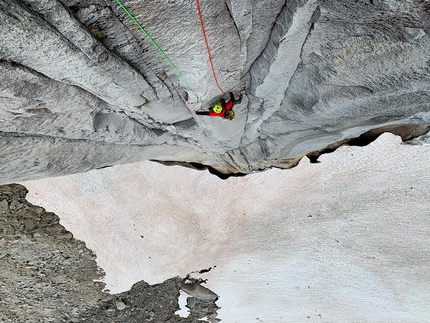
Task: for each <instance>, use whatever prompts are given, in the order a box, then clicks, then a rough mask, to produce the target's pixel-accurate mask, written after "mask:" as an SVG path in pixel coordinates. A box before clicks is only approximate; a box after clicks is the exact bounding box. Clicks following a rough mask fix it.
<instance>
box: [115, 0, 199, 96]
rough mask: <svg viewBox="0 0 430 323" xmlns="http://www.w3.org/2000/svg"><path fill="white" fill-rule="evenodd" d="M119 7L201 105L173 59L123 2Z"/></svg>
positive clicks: (119, 3)
mask: <svg viewBox="0 0 430 323" xmlns="http://www.w3.org/2000/svg"><path fill="white" fill-rule="evenodd" d="M116 2H117V3H118V5H119V6H120V7H121V8H122V10H124V12H125V13H126V14H127V15H128V16H129V17H130V19H131V20H133V22H134V23H135V24H136V26H137V27H139V29H140V30H141V31H142V32H143V33H144V34H145V36H146V37H147V38H148V39H149V40H150V41H151V43H152V44H153V45H154V46H155V48H157V49H158V51H159V52H160V53H161V54H162V55H163V57H164V58H165V59H166V60H167V61H168V62H169V64H170V65H171V66H172V67H173V69H174V70H175V72H176V74H178V77H179V78H180V79H181V81H182V82H183V83H184V85H185V86H186V87H187V89H188V90H189V91H190V92H191V93H192V94H193V95H194V96H195V97H196V100H197V102H199V103H201V102H202V101H201V100H200V98H199V97H198V95H197V94H196V93H195V92H194V91H193V90H192V89H191V87H190V86H189V85H188V83H187V81H185V79H184V77H183V76H182V74H181V72H179V70H178V68H177V67H176V65H175V64H173V62H172V61H171V59H170V58H169V57H168V56H167V55H166V53H165V52H164V51H163V50H162V49H161V48H160V46H158V44H157V43H156V42H155V40H154V39H152V37H151V36H149V34H148V33H147V32H146V30H145V29H144V28H143V27H142V26H141V24H139V22H138V21H137V20H136V18H134V17H133V15H132V14H131V13H130V12H129V11H128V10H127V8H126V7H125V6H124V5H123V4H122V3H121V1H119V0H116Z"/></svg>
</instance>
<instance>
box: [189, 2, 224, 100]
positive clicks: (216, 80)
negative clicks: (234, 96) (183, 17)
mask: <svg viewBox="0 0 430 323" xmlns="http://www.w3.org/2000/svg"><path fill="white" fill-rule="evenodd" d="M196 4H197V10H198V12H199V17H200V24H201V25H202V32H203V38H204V39H205V43H206V49H207V50H208V56H209V62H210V63H211V68H212V74H213V76H214V79H215V83H216V86H217V87H218V88H219V90H220V91H221V92H222V94H224V93H225V92H224V90H223V89H222V88H221V87H220V86H219V84H218V79H217V77H216V73H215V67H214V63H213V61H212V55H211V50H210V48H209V43H208V38H207V37H206V31H205V24H204V22H203V16H202V9H201V8H200V1H199V0H196Z"/></svg>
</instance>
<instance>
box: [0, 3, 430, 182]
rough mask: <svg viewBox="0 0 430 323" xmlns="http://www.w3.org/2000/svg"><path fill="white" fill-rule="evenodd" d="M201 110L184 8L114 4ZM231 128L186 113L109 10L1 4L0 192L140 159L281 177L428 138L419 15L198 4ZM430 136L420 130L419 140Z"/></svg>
mask: <svg viewBox="0 0 430 323" xmlns="http://www.w3.org/2000/svg"><path fill="white" fill-rule="evenodd" d="M123 3H124V5H125V7H126V8H127V9H128V10H129V11H130V13H132V14H133V15H134V16H135V18H136V20H137V21H139V22H140V24H141V25H142V26H143V27H144V28H145V30H146V32H147V33H148V34H149V35H150V36H151V37H152V38H153V39H154V40H155V41H156V42H157V43H158V45H159V46H160V47H161V48H162V49H163V51H164V52H165V54H166V55H167V56H168V57H169V58H170V59H171V61H172V62H173V63H174V64H175V65H176V67H177V68H178V70H179V71H180V72H181V73H182V75H183V78H184V79H185V80H186V82H187V83H188V84H189V86H190V88H191V89H192V90H193V91H194V92H195V93H196V94H197V96H199V97H200V98H201V99H203V100H209V99H211V98H214V97H216V96H219V95H220V94H221V93H220V91H219V89H218V88H217V87H216V84H215V81H214V78H213V76H212V72H211V67H210V64H209V60H208V55H207V51H206V47H205V43H204V39H203V35H202V31H201V25H200V21H199V16H198V14H197V7H196V3H195V2H194V1H182V0H167V1H155V0H150V1H140V0H134V1H131V0H124V1H123ZM201 6H202V13H203V20H204V23H205V27H206V33H207V37H208V41H209V45H210V48H211V53H212V56H213V63H214V66H215V71H216V73H217V77H218V80H219V84H220V86H221V87H222V88H223V90H224V91H227V90H228V89H230V88H232V87H235V89H236V90H235V95H236V97H238V96H239V94H242V95H243V99H242V103H241V104H240V105H236V106H235V112H236V118H235V119H234V120H232V121H228V120H223V119H221V118H210V117H206V116H200V115H194V114H193V113H192V111H193V110H198V109H207V108H208V105H207V104H203V105H202V104H199V103H198V102H197V100H196V98H195V97H194V94H193V93H192V92H190V91H189V89H188V88H187V87H186V85H185V84H184V82H183V81H182V80H181V79H180V78H179V77H178V75H177V74H176V73H175V71H174V69H173V68H172V67H171V65H170V64H169V63H168V62H167V61H166V60H165V59H164V58H163V56H162V54H161V53H160V52H159V51H158V50H157V49H156V48H155V47H154V46H153V45H152V43H151V42H150V41H149V40H148V39H147V38H146V37H145V35H144V34H143V33H142V32H141V31H140V30H139V28H138V27H137V26H136V25H135V24H134V23H133V21H132V20H131V19H130V18H129V17H128V16H127V14H126V13H125V12H124V11H123V10H122V9H121V7H120V6H119V4H118V2H117V1H115V0H21V1H17V0H2V1H1V2H0V119H1V128H0V149H1V151H2V155H1V165H2V166H1V168H0V174H1V176H0V178H1V183H10V182H13V181H22V180H28V179H35V178H41V177H48V176H58V175H63V174H69V173H77V172H83V171H87V170H90V169H94V168H100V167H106V166H110V165H114V164H122V163H129V162H135V161H139V160H157V161H161V162H181V163H193V164H202V165H207V166H210V167H211V168H213V169H215V170H216V171H218V172H220V173H223V174H235V173H249V172H251V171H253V170H259V169H264V168H267V167H280V168H288V167H291V166H293V165H295V164H296V163H297V162H298V160H300V158H302V157H303V156H304V155H307V154H310V153H313V152H315V151H320V150H322V149H324V148H326V147H327V146H330V145H332V144H334V143H338V142H341V141H342V140H346V139H349V138H356V137H358V136H360V135H361V134H363V133H366V132H368V131H370V130H372V129H374V128H380V127H388V126H392V125H409V126H410V125H417V127H418V126H419V127H421V128H420V129H422V127H426V126H427V125H428V124H430V103H429V102H430V59H429V55H428V53H429V52H430V37H429V32H430V4H429V3H428V1H421V0H356V1H340V0H337V1H336V0H321V1H317V0H286V1H282V0H270V1H257V0H240V1H231V0H228V1H213V0H212V1H201ZM427 130H428V128H427Z"/></svg>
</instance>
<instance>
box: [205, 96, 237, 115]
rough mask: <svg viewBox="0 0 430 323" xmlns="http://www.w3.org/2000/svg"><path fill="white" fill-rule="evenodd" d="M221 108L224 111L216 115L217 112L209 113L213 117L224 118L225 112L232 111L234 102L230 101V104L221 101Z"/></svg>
mask: <svg viewBox="0 0 430 323" xmlns="http://www.w3.org/2000/svg"><path fill="white" fill-rule="evenodd" d="M221 106H222V111H221V112H220V113H216V112H215V111H209V115H210V116H211V117H223V116H224V114H225V112H226V111H228V110H231V108H232V107H233V101H232V100H230V101H228V102H224V100H221Z"/></svg>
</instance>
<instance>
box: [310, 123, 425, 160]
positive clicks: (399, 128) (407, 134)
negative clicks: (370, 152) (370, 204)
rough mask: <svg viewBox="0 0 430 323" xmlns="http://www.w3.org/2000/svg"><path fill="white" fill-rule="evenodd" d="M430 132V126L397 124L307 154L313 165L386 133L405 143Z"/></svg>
mask: <svg viewBox="0 0 430 323" xmlns="http://www.w3.org/2000/svg"><path fill="white" fill-rule="evenodd" d="M429 131H430V124H409V125H407V124H396V125H389V126H384V127H379V128H375V129H372V130H369V131H367V132H365V133H363V134H361V135H360V136H358V137H356V138H347V139H343V140H340V141H338V142H335V143H333V144H331V145H328V146H327V147H326V148H324V149H321V150H317V151H314V152H311V153H309V154H307V155H306V156H307V157H308V158H309V160H310V162H311V163H318V162H319V161H318V158H319V157H320V156H321V155H323V154H328V153H331V152H334V151H335V150H336V149H337V148H339V147H340V146H343V145H349V146H359V147H364V146H367V145H369V144H370V143H372V142H373V141H375V140H376V139H377V138H378V137H379V136H380V135H381V134H383V133H384V132H390V133H392V134H394V135H397V136H400V137H401V138H402V140H403V141H408V140H412V139H414V138H416V137H419V136H422V135H424V134H426V133H428V132H429Z"/></svg>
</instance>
